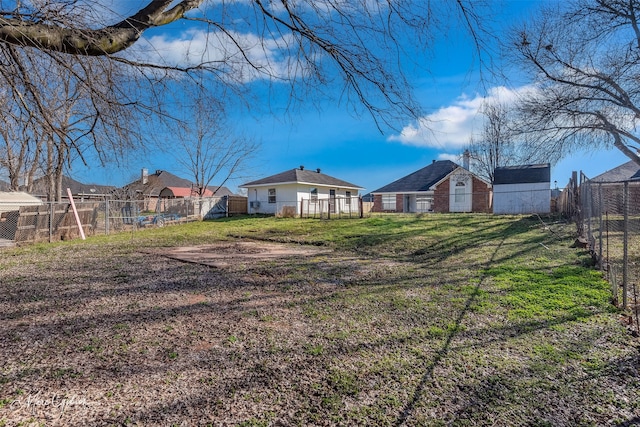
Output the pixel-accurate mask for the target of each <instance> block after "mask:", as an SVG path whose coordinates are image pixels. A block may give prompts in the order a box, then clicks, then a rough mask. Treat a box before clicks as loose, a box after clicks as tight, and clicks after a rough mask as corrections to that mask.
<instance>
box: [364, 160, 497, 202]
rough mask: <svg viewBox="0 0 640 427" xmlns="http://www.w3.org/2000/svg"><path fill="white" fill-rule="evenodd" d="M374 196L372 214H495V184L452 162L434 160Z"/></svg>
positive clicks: (374, 193)
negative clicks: (493, 203) (493, 189)
mask: <svg viewBox="0 0 640 427" xmlns="http://www.w3.org/2000/svg"><path fill="white" fill-rule="evenodd" d="M371 193H372V194H373V209H372V212H394V213H401V212H404V213H421V212H442V213H445V212H484V213H490V212H491V196H492V193H491V184H490V183H488V182H486V181H484V180H483V179H482V178H480V177H478V176H477V175H475V174H473V173H471V172H470V171H469V170H467V169H466V168H463V167H462V166H459V165H458V164H456V163H454V162H452V161H450V160H439V161H435V160H434V161H433V162H432V163H431V164H430V165H429V166H426V167H424V168H422V169H419V170H417V171H415V172H413V173H411V174H409V175H407V176H405V177H403V178H400V179H398V180H396V181H394V182H392V183H390V184H387V185H385V186H383V187H381V188H379V189H377V190H375V191H372V192H371Z"/></svg>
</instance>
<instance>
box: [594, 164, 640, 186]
mask: <svg viewBox="0 0 640 427" xmlns="http://www.w3.org/2000/svg"><path fill="white" fill-rule="evenodd" d="M634 179H640V166H638V164H637V163H636V162H634V161H633V160H629V161H628V162H627V163H624V164H621V165H620V166H618V167H615V168H613V169H611V170H608V171H606V172H604V173H602V174H600V175H598V176H596V177H594V178H591V179H590V181H593V182H621V181H630V180H634Z"/></svg>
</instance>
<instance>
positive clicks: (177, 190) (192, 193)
mask: <svg viewBox="0 0 640 427" xmlns="http://www.w3.org/2000/svg"><path fill="white" fill-rule="evenodd" d="M197 196H198V191H197V190H196V189H194V188H191V187H189V188H185V187H165V188H163V189H162V190H161V191H160V197H197ZM203 196H204V197H211V196H213V191H211V190H209V189H208V188H206V189H205V190H204V194H203Z"/></svg>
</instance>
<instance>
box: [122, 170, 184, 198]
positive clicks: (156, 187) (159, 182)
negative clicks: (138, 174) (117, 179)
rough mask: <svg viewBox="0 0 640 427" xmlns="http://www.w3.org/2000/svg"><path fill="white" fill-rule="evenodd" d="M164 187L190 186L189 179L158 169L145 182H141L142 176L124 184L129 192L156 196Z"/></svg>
mask: <svg viewBox="0 0 640 427" xmlns="http://www.w3.org/2000/svg"><path fill="white" fill-rule="evenodd" d="M165 187H184V188H191V181H189V180H188V179H184V178H180V177H179V176H176V175H174V174H172V173H170V172H167V171H163V170H159V171H156V173H154V174H149V175H148V176H147V183H146V184H143V183H142V178H140V179H138V180H136V181H133V182H132V183H129V184H127V185H125V187H124V188H125V189H126V190H128V191H129V192H131V193H135V192H138V191H139V192H142V193H143V194H144V195H147V196H158V195H159V194H160V191H161V190H162V189H163V188H165Z"/></svg>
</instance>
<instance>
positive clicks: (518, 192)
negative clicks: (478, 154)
mask: <svg viewBox="0 0 640 427" xmlns="http://www.w3.org/2000/svg"><path fill="white" fill-rule="evenodd" d="M493 176H494V181H493V213H494V214H516V215H517V214H533V213H544V214H546V213H549V212H551V165H550V164H549V163H544V164H535V165H521V166H504V167H498V168H496V169H495V171H494V174H493Z"/></svg>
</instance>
